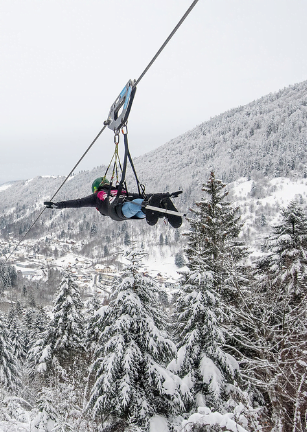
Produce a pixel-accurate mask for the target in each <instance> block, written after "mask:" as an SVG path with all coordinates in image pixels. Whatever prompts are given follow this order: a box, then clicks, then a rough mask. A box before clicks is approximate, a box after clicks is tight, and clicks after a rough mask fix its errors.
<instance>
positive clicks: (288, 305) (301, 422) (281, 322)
mask: <svg viewBox="0 0 307 432" xmlns="http://www.w3.org/2000/svg"><path fill="white" fill-rule="evenodd" d="M267 248H268V253H267V254H266V255H265V256H264V257H263V258H261V259H260V260H259V261H258V263H257V271H256V278H257V283H256V285H255V290H254V291H255V293H254V296H253V302H251V307H252V310H253V312H254V315H255V320H257V328H256V329H255V331H254V334H253V335H252V338H251V341H252V342H253V344H254V345H255V346H256V349H255V353H254V356H253V359H252V360H251V361H250V362H249V373H250V377H251V379H253V380H254V381H255V383H256V385H258V387H259V388H260V389H261V390H262V391H263V393H264V394H265V396H266V397H267V398H268V400H269V404H268V406H269V408H270V409H271V418H272V423H273V429H272V430H273V431H274V432H275V431H280V430H282V431H286V432H287V431H291V432H293V431H297V432H300V431H303V430H304V428H306V413H307V402H306V397H304V395H305V394H306V392H307V384H306V383H307V381H306V377H307V366H306V365H307V355H306V353H307V306H306V305H307V284H306V282H307V258H306V257H307V219H306V216H305V214H304V212H303V210H302V209H301V208H300V206H299V205H298V204H297V203H296V202H291V203H290V204H289V206H288V207H287V208H286V209H284V210H282V212H281V222H280V224H279V225H276V226H275V227H274V229H273V234H272V235H271V236H270V237H269V239H268V241H267Z"/></svg>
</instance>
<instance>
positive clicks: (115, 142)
mask: <svg viewBox="0 0 307 432" xmlns="http://www.w3.org/2000/svg"><path fill="white" fill-rule="evenodd" d="M118 143H119V133H115V134H114V144H115V145H117V144H118Z"/></svg>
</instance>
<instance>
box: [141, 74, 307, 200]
mask: <svg viewBox="0 0 307 432" xmlns="http://www.w3.org/2000/svg"><path fill="white" fill-rule="evenodd" d="M306 144H307V81H304V82H302V83H300V84H296V85H293V86H290V87H288V88H285V89H283V90H280V91H279V92H277V93H274V94H269V95H267V96H264V97H262V98H261V99H259V100H257V101H254V102H251V103H250V104H248V105H245V106H243V107H238V108H235V109H232V110H230V111H227V112H225V113H223V114H220V115H219V116H217V117H214V118H212V119H210V120H209V121H206V122H204V123H202V124H201V125H199V126H197V127H195V128H194V129H193V130H191V131H189V132H187V133H185V134H183V135H181V136H179V137H177V138H175V139H173V140H171V141H170V142H168V143H166V144H165V145H163V146H162V147H159V148H158V149H156V150H154V151H152V152H150V153H147V154H146V155H143V156H141V157H139V158H138V159H137V160H136V161H135V165H136V167H137V170H138V174H139V178H141V179H142V180H143V181H145V182H146V183H148V184H149V185H153V184H154V185H155V187H156V188H157V189H161V190H166V189H168V188H170V189H174V188H175V189H176V188H178V187H182V188H183V189H187V188H189V187H192V189H193V190H194V186H195V185H199V184H201V183H203V182H204V181H205V180H206V178H207V177H208V173H209V172H210V170H211V169H213V170H214V171H215V174H216V177H218V178H221V179H222V180H223V181H225V182H231V181H234V180H236V179H238V178H240V177H250V176H252V177H253V176H255V175H256V176H257V174H261V175H263V176H268V177H280V176H283V177H288V176H289V177H292V176H300V177H306V175H307V147H306ZM197 193H198V194H199V192H197Z"/></svg>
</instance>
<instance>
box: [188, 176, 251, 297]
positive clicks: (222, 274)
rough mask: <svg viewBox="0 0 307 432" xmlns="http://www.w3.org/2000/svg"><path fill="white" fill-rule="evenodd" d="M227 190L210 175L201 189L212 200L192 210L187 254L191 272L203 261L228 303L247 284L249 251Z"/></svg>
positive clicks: (214, 284)
mask: <svg viewBox="0 0 307 432" xmlns="http://www.w3.org/2000/svg"><path fill="white" fill-rule="evenodd" d="M225 187H226V185H225V184H224V183H222V182H221V181H220V180H217V179H216V178H215V175H214V173H213V172H211V174H210V178H209V180H208V181H207V183H206V184H205V185H203V188H202V191H203V192H206V194H207V195H209V198H208V199H207V198H206V197H204V198H203V199H202V200H201V201H199V202H197V203H196V209H191V210H192V212H193V213H194V215H195V217H194V218H193V219H189V222H190V231H189V233H188V246H187V248H186V255H187V257H188V259H189V267H190V269H191V270H193V269H194V268H198V267H199V263H200V262H202V268H204V269H206V271H207V272H209V273H210V274H211V277H212V282H213V287H214V290H215V291H217V292H219V293H220V294H221V296H222V297H223V298H224V300H225V301H226V302H229V301H231V302H234V301H235V298H236V296H237V290H238V288H239V285H240V282H243V281H244V276H243V271H242V268H241V260H242V258H244V256H246V249H245V247H244V245H243V243H242V242H240V241H239V240H238V235H239V233H240V231H241V228H242V225H243V224H242V223H241V222H240V215H239V208H238V207H236V208H233V207H232V206H231V204H230V202H228V201H225V198H226V197H227V195H228V192H227V191H226V190H225ZM234 270H236V271H234ZM240 274H241V275H240ZM235 275H237V277H235Z"/></svg>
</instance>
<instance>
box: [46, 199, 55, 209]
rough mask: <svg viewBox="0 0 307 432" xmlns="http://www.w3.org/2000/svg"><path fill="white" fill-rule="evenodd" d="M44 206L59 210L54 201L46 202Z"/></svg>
mask: <svg viewBox="0 0 307 432" xmlns="http://www.w3.org/2000/svg"><path fill="white" fill-rule="evenodd" d="M44 206H46V208H58V206H57V203H53V202H52V201H45V202H44Z"/></svg>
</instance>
